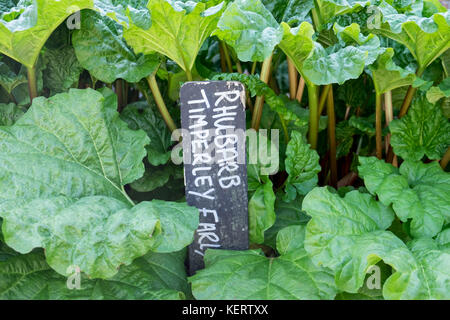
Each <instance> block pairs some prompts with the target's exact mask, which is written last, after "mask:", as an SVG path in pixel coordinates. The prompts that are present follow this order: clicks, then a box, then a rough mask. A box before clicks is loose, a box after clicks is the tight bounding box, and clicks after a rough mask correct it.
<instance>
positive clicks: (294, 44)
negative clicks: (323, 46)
mask: <svg viewBox="0 0 450 320" xmlns="http://www.w3.org/2000/svg"><path fill="white" fill-rule="evenodd" d="M281 26H282V28H283V39H282V40H281V42H280V44H279V45H278V46H279V47H280V49H281V50H283V52H284V53H285V54H286V55H287V56H288V57H289V58H290V59H291V60H292V61H293V62H294V64H295V66H296V68H297V70H298V71H299V72H300V74H301V75H302V76H303V77H305V74H304V72H303V64H304V62H305V60H306V59H307V58H308V57H309V56H310V55H311V54H312V52H313V50H314V46H315V43H314V41H313V40H312V36H313V34H314V28H313V26H312V25H311V24H310V23H308V22H302V23H301V24H300V25H299V26H298V27H296V28H291V27H290V26H289V25H288V24H287V23H284V22H283V23H281Z"/></svg>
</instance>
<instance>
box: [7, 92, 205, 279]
mask: <svg viewBox="0 0 450 320" xmlns="http://www.w3.org/2000/svg"><path fill="white" fill-rule="evenodd" d="M104 94H105V95H102V94H101V93H99V92H96V91H94V90H91V89H87V90H77V89H71V90H70V91H69V92H68V93H62V94H58V95H55V96H53V97H52V98H50V99H45V98H43V97H39V98H36V99H35V100H33V105H32V106H31V108H30V109H29V111H28V112H27V113H26V114H25V115H24V116H22V117H21V118H20V119H19V120H18V121H17V122H16V123H15V125H14V126H11V127H2V128H1V129H0V150H1V152H0V166H1V167H2V170H1V174H0V177H1V179H0V181H1V184H0V215H1V216H2V217H3V219H4V220H3V225H2V228H3V234H4V237H5V241H6V243H7V244H8V245H9V246H11V247H12V248H14V249H15V250H17V251H19V252H22V253H26V252H29V251H30V250H31V249H33V248H34V247H44V248H45V249H46V256H47V261H48V263H49V264H50V265H51V266H52V268H54V269H55V270H56V271H58V272H59V273H61V274H65V273H66V270H67V268H68V267H69V266H79V267H80V268H81V270H82V271H83V272H86V273H87V274H88V275H91V276H92V277H99V278H106V277H111V276H113V275H114V274H115V273H117V268H118V267H119V266H120V265H121V264H130V263H131V262H132V261H133V259H135V258H137V257H139V256H142V255H143V254H145V253H146V252H147V251H149V250H150V249H152V250H159V251H169V249H172V250H171V251H176V250H180V249H181V248H183V247H184V246H186V245H188V244H189V243H190V242H191V241H192V237H193V233H194V231H195V228H196V226H197V224H198V212H197V210H196V209H195V208H191V207H188V206H187V205H186V204H183V203H171V202H161V201H153V202H143V203H140V204H139V205H138V206H136V207H133V205H134V204H133V203H132V202H131V200H129V198H128V197H127V195H126V193H125V191H124V189H123V186H124V185H125V184H127V183H130V182H132V181H134V180H136V179H137V178H139V177H140V176H142V174H143V171H144V165H143V163H142V158H143V157H144V156H145V154H146V152H145V148H144V146H145V145H146V144H147V143H148V140H149V139H148V137H147V136H146V135H145V133H144V132H143V131H133V130H130V129H128V128H127V125H126V123H125V122H123V121H122V120H120V118H119V114H118V113H117V111H116V108H117V101H116V97H115V95H113V94H111V93H110V92H108V91H106V92H104ZM163 213H164V214H163ZM75 217H78V218H75ZM186 229H190V230H189V232H184V231H185V230H186ZM158 245H161V248H157V246H158Z"/></svg>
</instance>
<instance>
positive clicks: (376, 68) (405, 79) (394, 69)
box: [369, 48, 416, 94]
mask: <svg viewBox="0 0 450 320" xmlns="http://www.w3.org/2000/svg"><path fill="white" fill-rule="evenodd" d="M393 56H394V50H393V49H392V48H387V49H386V51H385V52H384V53H383V54H381V55H380V56H379V57H378V59H377V61H376V62H375V63H374V64H372V65H371V66H370V67H369V70H370V73H371V76H372V79H373V84H374V87H375V91H376V92H377V93H378V94H382V93H385V92H387V91H390V90H394V89H396V88H399V87H403V86H408V85H412V83H413V82H414V80H415V79H416V75H415V70H405V69H403V68H401V67H399V66H397V65H396V64H395V63H394V61H392V57H393Z"/></svg>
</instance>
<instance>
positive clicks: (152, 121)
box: [120, 102, 172, 166]
mask: <svg viewBox="0 0 450 320" xmlns="http://www.w3.org/2000/svg"><path fill="white" fill-rule="evenodd" d="M120 117H121V118H122V120H124V121H125V122H126V123H127V124H128V126H129V127H130V128H131V129H133V130H138V129H142V130H144V131H145V133H146V134H147V136H148V137H149V138H150V143H149V144H148V145H147V147H146V148H147V153H148V161H149V162H150V164H152V165H154V166H159V165H162V164H166V163H167V162H168V161H169V159H170V153H171V150H170V147H171V145H172V140H171V133H170V131H169V129H168V128H167V126H166V123H165V122H164V119H163V118H162V117H161V115H160V114H159V113H158V112H157V111H156V110H154V109H153V108H151V107H150V106H149V105H148V104H147V103H146V102H137V103H134V104H131V105H129V106H127V107H126V108H125V109H124V110H123V111H122V113H121V115H120Z"/></svg>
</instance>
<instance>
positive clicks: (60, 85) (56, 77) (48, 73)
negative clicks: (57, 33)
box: [42, 46, 92, 95]
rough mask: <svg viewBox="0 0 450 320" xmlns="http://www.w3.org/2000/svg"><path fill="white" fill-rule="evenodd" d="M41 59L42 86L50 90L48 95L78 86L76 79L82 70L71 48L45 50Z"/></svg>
mask: <svg viewBox="0 0 450 320" xmlns="http://www.w3.org/2000/svg"><path fill="white" fill-rule="evenodd" d="M91 53H92V48H91ZM42 57H43V60H44V64H45V70H44V71H43V78H44V79H43V80H44V86H45V87H46V88H48V89H50V95H54V94H56V93H60V92H64V91H66V90H67V89H69V88H71V87H74V86H78V79H79V77H80V74H81V72H83V68H82V67H81V65H80V63H79V62H78V60H77V57H76V56H75V51H74V50H73V48H72V47H70V46H66V47H63V48H58V49H46V50H45V51H44V52H43V55H42Z"/></svg>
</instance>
